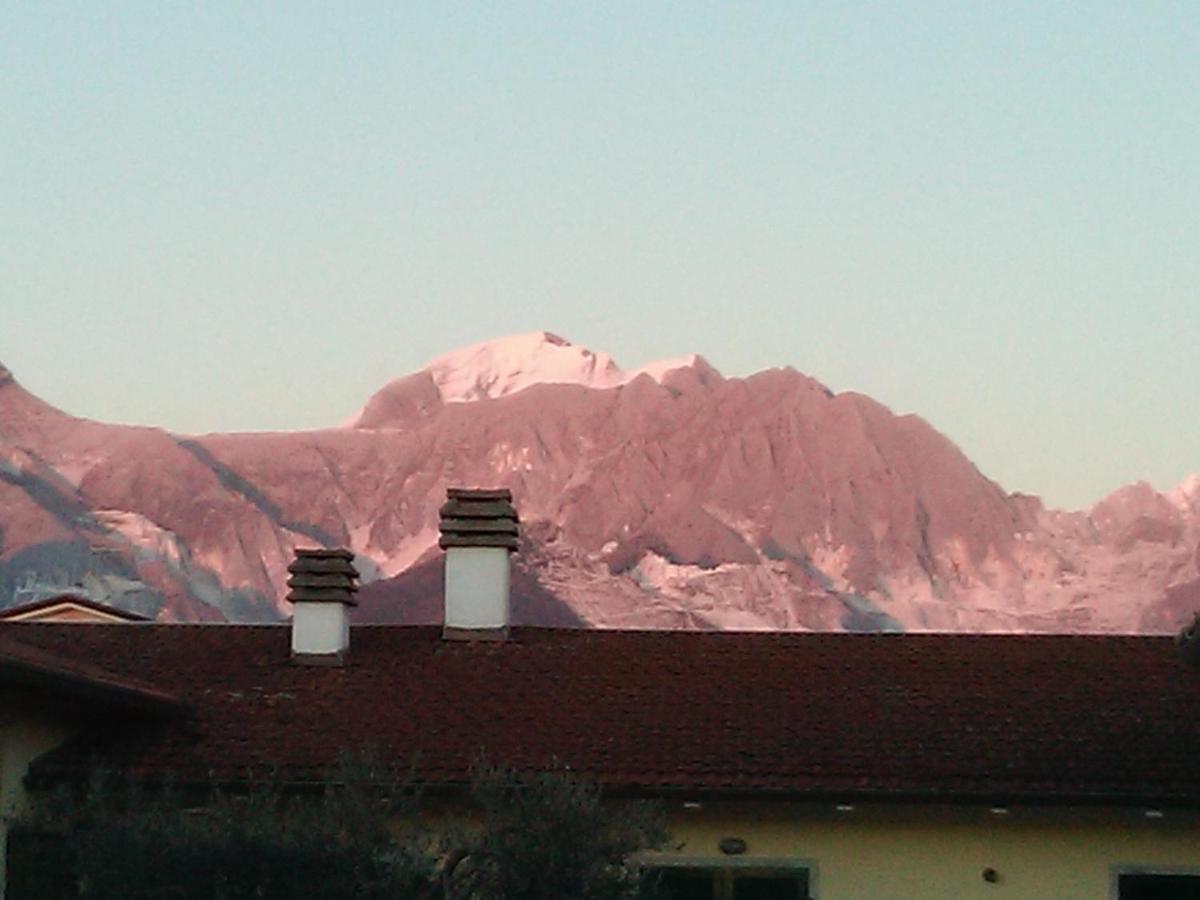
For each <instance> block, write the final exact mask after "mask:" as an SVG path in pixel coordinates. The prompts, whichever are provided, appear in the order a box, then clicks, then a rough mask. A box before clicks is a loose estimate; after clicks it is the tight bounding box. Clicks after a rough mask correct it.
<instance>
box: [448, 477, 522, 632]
mask: <svg viewBox="0 0 1200 900" xmlns="http://www.w3.org/2000/svg"><path fill="white" fill-rule="evenodd" d="M441 516H442V518H441V532H442V536H441V539H440V540H439V541H438V545H439V546H440V547H442V549H444V550H445V551H446V618H445V625H444V626H443V629H442V635H443V637H446V638H475V639H484V640H487V639H491V640H497V639H503V638H504V637H506V636H507V635H508V624H509V560H508V557H509V554H510V553H512V552H513V551H514V550H516V549H517V523H518V519H517V511H516V510H515V509H514V508H513V505H512V492H511V491H508V490H467V489H465V488H450V489H449V490H448V491H446V504H445V505H444V506H443V507H442V510H441Z"/></svg>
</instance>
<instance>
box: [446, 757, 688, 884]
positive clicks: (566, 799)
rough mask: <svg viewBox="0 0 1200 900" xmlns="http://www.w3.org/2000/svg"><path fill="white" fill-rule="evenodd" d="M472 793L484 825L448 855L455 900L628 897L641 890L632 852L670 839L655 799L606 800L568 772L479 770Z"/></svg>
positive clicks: (460, 839)
mask: <svg viewBox="0 0 1200 900" xmlns="http://www.w3.org/2000/svg"><path fill="white" fill-rule="evenodd" d="M471 793H472V797H473V799H474V800H475V802H476V803H477V804H478V805H479V806H480V812H481V813H482V825H481V827H480V828H479V829H478V830H477V831H475V832H473V833H467V834H460V835H459V836H458V838H457V843H454V842H453V840H452V842H451V844H450V846H449V848H448V852H447V853H446V857H445V859H446V862H445V867H446V874H447V879H446V880H447V882H448V887H449V890H447V891H446V896H447V897H451V898H454V900H561V898H564V897H572V898H578V900H622V898H633V897H636V896H638V894H639V890H640V881H641V873H640V870H639V868H638V867H637V865H636V864H634V863H632V862H631V860H630V857H631V856H632V855H633V854H635V853H637V852H638V851H641V850H648V849H651V848H654V847H657V846H659V845H660V844H661V843H662V842H663V840H664V839H665V836H666V835H665V831H664V829H663V826H662V817H661V814H660V812H659V809H658V807H657V806H656V805H653V804H647V803H620V804H605V803H604V802H602V799H601V796H600V790H599V788H598V787H596V786H595V785H592V784H589V783H587V782H585V781H583V780H581V779H579V778H577V777H575V776H573V775H572V774H571V773H570V772H568V771H565V770H564V771H556V772H545V773H535V774H519V773H516V772H513V771H511V770H507V769H502V768H492V767H489V766H486V765H483V766H480V767H478V768H477V770H476V773H475V778H474V783H473V785H472V791H471Z"/></svg>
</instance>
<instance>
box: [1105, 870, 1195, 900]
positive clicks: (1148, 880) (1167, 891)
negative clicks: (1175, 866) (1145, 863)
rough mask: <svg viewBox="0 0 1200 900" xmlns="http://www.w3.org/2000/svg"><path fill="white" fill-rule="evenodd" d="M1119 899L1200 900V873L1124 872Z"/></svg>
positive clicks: (1119, 882) (1120, 883)
mask: <svg viewBox="0 0 1200 900" xmlns="http://www.w3.org/2000/svg"><path fill="white" fill-rule="evenodd" d="M1117 900H1200V874H1193V875H1185V874H1157V873H1146V872H1128V873H1122V874H1120V875H1118V876H1117Z"/></svg>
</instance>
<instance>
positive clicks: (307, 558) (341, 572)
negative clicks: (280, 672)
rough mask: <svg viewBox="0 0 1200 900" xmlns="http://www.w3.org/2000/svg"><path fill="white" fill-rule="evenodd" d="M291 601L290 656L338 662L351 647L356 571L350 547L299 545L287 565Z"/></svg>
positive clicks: (313, 661) (320, 662) (311, 661)
mask: <svg viewBox="0 0 1200 900" xmlns="http://www.w3.org/2000/svg"><path fill="white" fill-rule="evenodd" d="M288 572H290V573H291V576H292V577H291V578H289V579H288V587H289V588H291V590H289V591H288V599H289V600H291V601H292V604H293V607H292V610H293V611H292V658H293V659H294V660H296V661H297V662H301V663H309V664H317V665H341V663H342V661H343V659H344V658H345V655H346V652H347V651H348V650H349V649H350V607H352V606H354V605H355V601H354V593H355V591H357V590H358V571H357V570H356V569H355V568H354V554H353V553H351V552H350V551H349V550H340V549H339V550H326V549H313V550H309V549H301V548H297V550H296V558H295V559H294V560H292V563H291V565H289V566H288Z"/></svg>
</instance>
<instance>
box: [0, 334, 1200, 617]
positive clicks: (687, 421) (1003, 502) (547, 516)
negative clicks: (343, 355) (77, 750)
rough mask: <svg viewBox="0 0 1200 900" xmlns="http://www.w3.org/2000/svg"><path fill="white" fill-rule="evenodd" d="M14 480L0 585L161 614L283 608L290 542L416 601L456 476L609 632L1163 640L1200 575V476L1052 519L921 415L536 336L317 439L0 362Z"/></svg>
mask: <svg viewBox="0 0 1200 900" xmlns="http://www.w3.org/2000/svg"><path fill="white" fill-rule="evenodd" d="M522 353H528V354H530V355H531V361H530V362H529V364H528V365H523V364H522ZM0 371H4V372H6V371H7V370H3V369H2V368H0ZM439 379H440V380H439ZM0 476H2V477H0V603H5V602H6V598H8V599H7V602H12V600H14V599H21V598H29V597H32V596H33V595H36V594H38V593H39V592H43V593H44V592H46V591H50V590H53V589H56V588H62V587H69V586H70V585H71V584H74V583H75V582H77V581H78V582H81V583H83V584H84V586H85V587H86V589H87V590H88V591H89V592H90V593H92V594H94V595H96V597H97V599H104V600H109V601H112V602H115V603H117V604H118V605H123V606H126V607H127V608H131V609H135V610H136V611H139V612H148V613H150V614H153V615H157V616H159V617H160V618H163V619H191V618H204V617H213V616H217V617H223V618H227V619H233V620H252V619H261V618H270V617H277V616H280V615H284V614H286V612H287V607H286V604H285V602H284V601H283V594H284V588H283V582H284V580H285V578H286V572H285V569H286V565H287V562H288V560H289V559H290V555H291V549H292V547H294V546H297V545H305V546H310V545H313V544H326V545H329V544H339V545H345V546H349V547H351V549H353V550H354V551H355V553H356V554H357V557H358V564H359V567H360V569H361V570H362V571H363V573H364V580H365V581H366V582H368V585H371V584H379V585H380V587H378V588H372V590H373V591H375V593H376V595H377V596H382V597H385V598H388V599H386V603H393V604H403V603H404V602H405V600H404V597H403V594H404V591H402V590H399V589H397V590H393V591H390V592H389V591H388V590H386V589H385V588H386V584H385V583H386V582H388V581H389V580H392V579H399V580H402V581H403V580H404V579H405V576H406V573H408V572H410V571H416V570H418V569H421V567H423V566H426V565H428V563H429V562H430V560H432V559H434V558H436V554H437V551H436V538H437V533H436V523H437V507H438V506H439V505H440V501H441V497H442V494H443V493H444V489H445V487H446V486H449V485H454V484H479V485H489V486H492V485H494V486H506V487H511V488H512V489H513V490H514V493H515V494H516V497H517V502H518V504H519V505H520V508H521V513H522V520H523V522H525V523H527V524H526V526H525V536H524V537H523V544H522V560H523V563H522V565H523V566H524V567H525V569H527V571H528V573H529V577H530V578H531V579H532V581H530V582H529V583H528V584H529V585H533V584H536V585H537V590H536V591H534V590H533V588H532V587H530V588H529V591H528V592H527V593H529V596H530V597H536V598H537V601H536V602H534V603H533V605H532V606H530V607H529V609H531V610H533V612H531V613H530V615H532V616H534V617H536V616H537V615H548V616H549V615H552V616H558V617H559V618H560V619H561V617H562V616H573V617H575V618H577V619H578V620H579V621H581V622H585V623H587V624H590V625H596V626H608V627H738V628H850V629H854V630H879V629H888V630H895V629H906V630H930V629H932V630H942V629H950V630H953V629H967V630H1035V631H1042V630H1092V631H1121V630H1124V631H1137V630H1142V629H1151V630H1158V631H1162V630H1172V629H1173V628H1176V627H1178V624H1181V623H1180V622H1179V621H1178V620H1179V619H1180V618H1181V617H1184V616H1185V615H1186V614H1188V613H1189V610H1188V609H1187V608H1186V607H1187V605H1188V604H1189V603H1191V602H1192V600H1191V598H1192V597H1193V593H1194V591H1193V587H1192V584H1193V582H1196V584H1197V585H1200V568H1198V566H1200V477H1196V476H1192V477H1190V478H1188V479H1185V481H1184V482H1183V483H1181V484H1180V485H1179V486H1177V487H1176V488H1174V489H1172V490H1170V491H1166V492H1158V491H1155V490H1154V489H1153V488H1151V487H1150V486H1149V485H1137V484H1135V485H1129V486H1126V487H1123V488H1119V489H1117V490H1116V491H1114V492H1112V493H1111V494H1110V495H1109V496H1108V497H1106V498H1103V499H1102V500H1100V501H1097V503H1096V504H1093V506H1092V507H1089V508H1088V509H1085V510H1079V511H1063V510H1054V509H1047V508H1046V507H1045V506H1044V505H1043V504H1042V503H1041V501H1040V500H1039V499H1037V498H1034V497H1031V496H1029V495H1022V494H1010V493H1008V492H1006V491H1004V490H1003V489H1002V488H1001V487H1000V486H999V485H997V484H995V483H994V482H992V481H990V480H989V479H987V478H986V477H985V476H984V475H983V474H982V473H981V472H979V470H978V469H977V467H976V466H975V465H974V464H973V463H972V462H971V461H970V460H969V459H967V457H966V456H965V455H964V454H963V453H962V452H961V450H960V449H959V448H958V447H957V446H956V445H955V444H954V443H953V442H952V441H950V440H949V439H947V438H946V437H945V436H944V435H942V434H940V433H939V432H938V431H937V430H936V429H934V428H933V427H932V426H931V425H929V424H928V423H927V422H925V421H924V420H923V419H921V418H920V417H919V416H915V415H911V414H909V415H896V414H894V413H892V412H891V411H890V410H889V409H887V408H886V407H885V406H883V405H882V404H880V403H878V402H877V401H875V400H873V399H871V398H870V397H867V396H865V395H862V394H857V393H854V392H842V393H834V392H832V391H830V390H829V389H828V388H827V387H826V386H825V385H823V384H821V382H819V381H817V380H816V379H814V378H811V377H809V376H807V375H804V374H802V373H799V372H797V371H796V370H794V369H791V368H788V367H785V368H780V369H770V370H766V371H763V372H760V373H756V374H754V375H751V376H747V377H745V378H725V377H724V376H722V375H721V374H720V373H719V372H718V371H717V370H716V369H714V368H713V367H712V366H711V365H709V364H708V363H707V362H706V361H705V360H703V358H702V357H699V356H696V355H693V356H689V357H684V358H682V359H680V360H669V361H665V362H663V363H657V364H653V363H652V364H650V365H649V366H643V367H641V368H639V369H636V370H632V371H630V372H626V371H624V370H622V369H620V368H619V367H618V366H617V365H616V363H615V362H613V361H612V359H611V357H608V356H607V354H598V353H594V352H592V351H590V350H586V349H584V348H578V347H575V345H572V344H570V342H568V341H566V340H564V339H563V338H560V337H558V336H556V335H553V334H550V333H548V332H534V333H532V334H530V335H520V336H516V337H515V338H507V339H500V340H498V341H493V342H485V343H484V344H479V345H474V346H473V347H470V348H464V349H463V351H456V352H452V353H450V354H443V355H442V356H440V357H437V358H435V360H433V361H432V362H431V363H430V365H429V366H427V367H426V368H425V369H422V370H420V371H418V372H416V373H412V374H410V375H407V376H402V377H401V378H398V379H394V380H392V381H390V382H389V383H388V384H387V385H385V386H384V387H383V388H381V389H380V390H379V391H377V392H376V393H375V394H374V395H372V397H371V398H369V399H368V400H367V402H366V403H365V404H364V406H363V407H362V410H361V411H360V413H359V414H358V415H357V416H356V417H355V419H354V420H352V422H351V423H349V424H347V425H343V426H340V427H331V428H326V429H317V430H312V431H304V432H264V433H244V434H211V435H200V436H182V435H173V434H170V433H168V432H166V431H163V430H161V429H153V428H141V427H136V426H122V425H107V424H104V423H97V422H92V421H89V420H85V419H77V418H75V417H72V416H69V415H68V414H66V413H63V412H61V411H59V410H56V409H54V407H52V406H50V405H49V404H46V403H44V402H43V401H41V400H40V399H38V398H36V397H34V396H33V395H31V394H28V393H27V392H25V391H24V389H23V388H21V387H20V386H19V384H17V383H16V382H15V380H13V379H12V377H11V375H9V378H8V380H7V381H6V380H5V379H4V378H3V377H0ZM405 583H407V584H409V585H410V588H408V589H409V590H414V591H421V590H428V589H429V587H428V586H429V584H431V581H430V579H429V578H428V577H422V578H418V579H415V580H414V579H412V578H411V577H410V578H408V579H407V581H405ZM1197 589H1200V588H1197ZM547 598H552V599H547ZM381 602H384V601H381ZM411 602H412V603H414V604H417V605H420V604H422V603H424V604H426V605H427V604H428V598H424V599H422V598H421V597H414V598H412V600H411ZM531 602H532V601H531ZM376 607H377V608H378V604H376ZM556 610H557V611H556ZM378 614H379V615H380V616H382V617H384V618H388V619H389V620H404V614H403V612H402V611H396V610H392V611H391V612H387V613H386V614H385V613H382V612H381V613H378ZM556 621H558V619H556Z"/></svg>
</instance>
